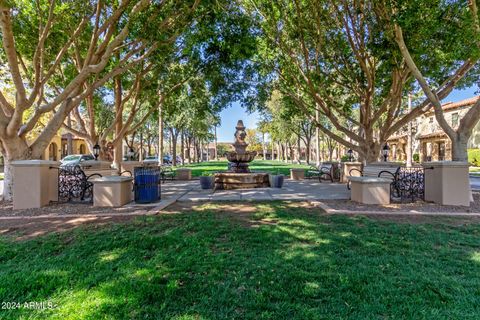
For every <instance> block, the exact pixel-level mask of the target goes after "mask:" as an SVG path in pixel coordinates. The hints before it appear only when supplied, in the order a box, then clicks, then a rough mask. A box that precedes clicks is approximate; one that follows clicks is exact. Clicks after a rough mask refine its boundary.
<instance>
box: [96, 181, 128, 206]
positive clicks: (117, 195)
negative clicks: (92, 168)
mask: <svg viewBox="0 0 480 320" xmlns="http://www.w3.org/2000/svg"><path fill="white" fill-rule="evenodd" d="M132 181H133V178H132V177H125V176H106V177H101V178H96V179H94V180H92V183H93V206H94V207H120V206H123V205H125V204H127V203H129V202H131V201H132V200H133V198H132Z"/></svg>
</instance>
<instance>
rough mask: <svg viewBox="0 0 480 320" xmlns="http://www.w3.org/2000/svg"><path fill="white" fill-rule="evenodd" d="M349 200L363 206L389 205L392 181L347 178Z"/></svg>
mask: <svg viewBox="0 0 480 320" xmlns="http://www.w3.org/2000/svg"><path fill="white" fill-rule="evenodd" d="M348 179H349V180H350V182H351V199H352V201H356V202H359V203H363V204H389V203H390V183H391V182H392V180H390V179H385V178H371V177H349V178H348Z"/></svg>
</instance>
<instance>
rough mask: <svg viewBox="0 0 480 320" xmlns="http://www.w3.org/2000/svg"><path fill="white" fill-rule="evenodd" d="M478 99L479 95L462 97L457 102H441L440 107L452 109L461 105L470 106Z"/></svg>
mask: <svg viewBox="0 0 480 320" xmlns="http://www.w3.org/2000/svg"><path fill="white" fill-rule="evenodd" d="M478 99H480V96H477V97H472V98H468V99H464V100H461V101H457V102H447V103H444V104H442V107H443V109H444V110H448V109H454V108H458V107H463V106H470V105H473V104H474V103H475V102H477V101H478Z"/></svg>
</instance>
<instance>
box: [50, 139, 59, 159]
mask: <svg viewBox="0 0 480 320" xmlns="http://www.w3.org/2000/svg"><path fill="white" fill-rule="evenodd" d="M57 152H58V147H57V144H56V143H55V142H52V143H50V145H49V146H48V160H52V161H57Z"/></svg>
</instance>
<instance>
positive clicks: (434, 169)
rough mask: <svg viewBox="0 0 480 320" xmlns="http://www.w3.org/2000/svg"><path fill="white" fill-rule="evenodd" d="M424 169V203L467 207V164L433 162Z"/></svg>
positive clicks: (425, 165) (468, 181)
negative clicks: (430, 202)
mask: <svg viewBox="0 0 480 320" xmlns="http://www.w3.org/2000/svg"><path fill="white" fill-rule="evenodd" d="M422 166H423V168H424V169H425V201H432V202H435V203H438V204H441V205H452V206H469V205H470V199H471V190H470V179H469V176H468V166H469V164H468V162H459V161H433V162H424V163H423V164H422Z"/></svg>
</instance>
